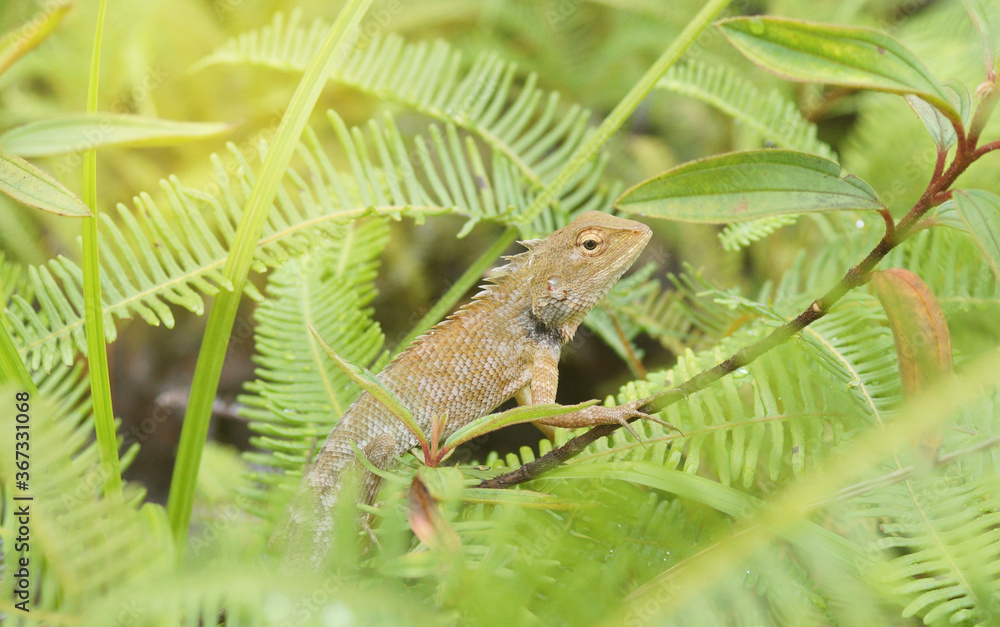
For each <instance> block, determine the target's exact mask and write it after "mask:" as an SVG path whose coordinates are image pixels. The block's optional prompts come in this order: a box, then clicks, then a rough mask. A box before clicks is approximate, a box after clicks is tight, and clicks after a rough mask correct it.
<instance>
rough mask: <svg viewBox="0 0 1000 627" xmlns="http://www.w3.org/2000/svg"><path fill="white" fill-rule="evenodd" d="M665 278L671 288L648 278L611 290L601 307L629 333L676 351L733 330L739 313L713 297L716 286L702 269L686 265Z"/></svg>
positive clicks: (695, 348)
mask: <svg viewBox="0 0 1000 627" xmlns="http://www.w3.org/2000/svg"><path fill="white" fill-rule="evenodd" d="M667 281H668V282H669V283H670V284H671V286H672V289H671V288H664V287H663V285H661V284H660V282H659V281H656V280H653V279H650V280H649V281H646V282H644V283H642V284H640V285H637V286H635V287H631V288H630V289H629V290H623V291H621V292H619V291H616V290H612V292H611V293H609V294H608V296H607V297H606V298H605V300H604V303H603V305H602V308H604V309H606V310H607V311H608V312H609V313H611V314H613V315H615V316H616V317H617V319H618V320H619V321H621V324H622V326H623V327H625V328H626V329H627V333H626V334H627V335H628V336H629V337H632V336H633V335H634V334H637V333H639V332H641V333H645V334H647V335H649V336H650V337H652V338H654V339H656V340H657V341H659V342H660V344H661V345H662V346H663V347H664V348H666V349H667V350H670V351H672V352H673V353H674V354H675V355H679V354H681V353H683V352H684V351H685V350H686V349H693V350H697V349H698V348H699V343H700V342H705V341H710V340H719V339H722V338H724V337H726V336H728V335H730V334H732V332H733V331H734V330H735V326H736V324H737V318H738V317H739V314H738V313H734V312H733V310H732V309H731V308H729V307H725V306H722V305H720V304H718V303H716V302H715V301H714V297H715V295H716V294H717V293H718V290H717V288H715V286H713V285H712V284H711V283H709V282H708V281H707V280H705V279H704V278H703V277H702V276H701V273H699V272H696V271H694V270H693V269H692V268H690V267H687V266H686V272H685V273H684V274H681V275H675V274H669V275H667Z"/></svg>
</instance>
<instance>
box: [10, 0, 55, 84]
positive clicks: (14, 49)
mask: <svg viewBox="0 0 1000 627" xmlns="http://www.w3.org/2000/svg"><path fill="white" fill-rule="evenodd" d="M72 8H73V4H72V3H71V2H64V1H57V2H52V3H48V6H46V7H45V10H44V11H39V12H38V13H36V14H35V15H33V16H32V18H31V19H30V20H27V21H26V22H25V23H24V24H23V25H21V26H20V27H18V28H15V29H13V30H10V31H7V32H6V33H4V34H3V36H0V74H3V73H4V72H5V71H6V70H7V68H9V67H10V66H11V65H13V64H14V62H15V61H17V60H18V59H20V58H21V57H23V56H24V55H26V54H27V53H29V52H31V50H33V49H34V48H35V47H36V46H37V45H38V44H40V43H42V42H43V41H45V38H46V37H48V36H49V35H50V34H52V31H54V30H55V29H56V27H57V26H59V24H60V23H61V22H62V20H63V18H64V17H65V16H66V14H67V13H69V10H70V9H72Z"/></svg>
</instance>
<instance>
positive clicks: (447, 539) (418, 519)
mask: <svg viewBox="0 0 1000 627" xmlns="http://www.w3.org/2000/svg"><path fill="white" fill-rule="evenodd" d="M406 516H407V519H408V520H409V522H410V529H412V530H413V533H414V534H415V535H416V536H417V538H419V539H420V541H421V542H423V543H424V544H426V545H427V546H428V547H430V548H431V549H433V550H444V551H448V552H455V551H458V549H459V547H460V546H461V541H460V540H459V537H458V534H457V533H455V530H454V529H452V528H451V525H449V524H448V522H447V521H446V520H445V519H444V516H442V515H441V510H439V509H438V506H437V501H435V500H434V497H433V496H431V493H430V491H429V490H428V489H427V486H426V485H425V484H424V482H423V481H422V480H421V479H420V477H419V476H416V477H414V478H413V483H411V484H410V495H409V499H408V503H407V511H406Z"/></svg>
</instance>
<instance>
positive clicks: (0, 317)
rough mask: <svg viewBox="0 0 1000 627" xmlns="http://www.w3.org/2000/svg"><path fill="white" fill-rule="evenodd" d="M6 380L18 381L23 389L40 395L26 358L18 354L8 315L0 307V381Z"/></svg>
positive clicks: (34, 394) (33, 394)
mask: <svg viewBox="0 0 1000 627" xmlns="http://www.w3.org/2000/svg"><path fill="white" fill-rule="evenodd" d="M6 381H16V382H17V384H18V385H20V386H21V389H23V390H26V391H28V392H30V393H31V395H32V396H38V389H37V388H36V387H35V382H34V381H32V380H31V373H29V372H28V367H27V366H25V365H24V360H23V359H21V356H20V355H18V354H17V345H15V344H14V338H12V337H11V336H10V332H9V331H8V329H7V321H6V316H5V315H4V313H3V310H2V309H0V383H4V382H6Z"/></svg>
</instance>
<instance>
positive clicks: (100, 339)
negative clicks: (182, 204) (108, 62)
mask: <svg viewBox="0 0 1000 627" xmlns="http://www.w3.org/2000/svg"><path fill="white" fill-rule="evenodd" d="M107 7H108V3H107V0H101V4H100V7H99V9H98V11H97V27H96V29H95V32H94V50H93V55H92V56H91V59H90V85H89V87H88V88H87V113H94V112H96V111H97V89H98V83H99V80H100V73H101V41H102V39H103V38H104V16H105V14H106V13H107ZM83 202H84V203H86V205H87V206H88V207H90V210H91V212H92V213H93V214H94V215H93V216H92V217H86V218H83V225H82V226H83V259H82V264H83V309H84V320H85V323H84V329H85V332H86V336H87V361H88V363H87V366H88V372H89V374H90V396H91V399H92V402H93V405H94V430H95V431H96V435H97V450H98V452H99V454H100V457H101V465H102V466H103V467H104V468H106V469H107V472H104V473H102V474H103V475H104V494H105V495H106V496H116V495H117V496H120V495H121V491H122V477H121V464H120V463H119V461H118V436H117V434H116V433H115V413H114V409H113V408H112V406H111V377H110V375H109V373H108V352H107V345H106V344H105V335H104V307H103V299H102V297H101V266H100V254H99V252H100V250H99V245H98V239H97V215H98V208H97V150H96V149H91V150H88V151H87V152H85V153H84V154H83Z"/></svg>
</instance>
